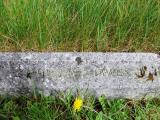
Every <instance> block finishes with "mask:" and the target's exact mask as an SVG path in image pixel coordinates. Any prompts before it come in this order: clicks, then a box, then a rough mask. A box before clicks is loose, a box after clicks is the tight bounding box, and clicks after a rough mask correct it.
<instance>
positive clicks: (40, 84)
mask: <svg viewBox="0 0 160 120" xmlns="http://www.w3.org/2000/svg"><path fill="white" fill-rule="evenodd" d="M68 90H71V91H72V92H73V93H74V92H76V91H77V90H79V91H84V92H83V93H86V92H87V91H90V93H92V94H94V95H96V96H100V95H105V96H106V97H108V98H142V97H145V96H151V97H155V96H159V94H160V55H158V54H154V53H112V52H111V53H92V52H88V53H85V52H84V53H78V52H66V53H52V52H51V53H49V52H48V53H36V52H28V53H16V52H15V53H7V52H2V53H0V94H1V95H4V94H9V95H27V94H30V93H32V92H40V93H41V92H42V93H43V94H45V95H54V94H55V93H56V92H57V91H68Z"/></svg>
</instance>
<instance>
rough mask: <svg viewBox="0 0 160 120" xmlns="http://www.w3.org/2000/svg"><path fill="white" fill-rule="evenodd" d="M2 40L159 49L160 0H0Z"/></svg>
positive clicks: (55, 46) (50, 46)
mask: <svg viewBox="0 0 160 120" xmlns="http://www.w3.org/2000/svg"><path fill="white" fill-rule="evenodd" d="M0 41H1V42H0V43H1V47H0V48H1V50H7V49H10V48H11V49H10V50H12V49H13V48H12V47H13V46H15V47H14V48H15V50H21V49H24V50H31V49H37V50H44V49H45V50H54V51H59V50H60V51H73V50H76V51H109V50H117V51H118V50H137V51H159V50H160V1H159V0H0ZM4 45H5V46H4ZM6 46H7V47H6ZM10 46H12V47H10Z"/></svg>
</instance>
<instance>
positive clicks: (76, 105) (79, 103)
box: [73, 98, 83, 111]
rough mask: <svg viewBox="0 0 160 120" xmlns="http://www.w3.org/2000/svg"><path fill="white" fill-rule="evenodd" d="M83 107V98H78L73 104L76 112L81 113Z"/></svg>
mask: <svg viewBox="0 0 160 120" xmlns="http://www.w3.org/2000/svg"><path fill="white" fill-rule="evenodd" d="M82 105H83V100H82V99H81V98H76V99H75V101H74V103H73V109H74V111H80V109H81V107H82Z"/></svg>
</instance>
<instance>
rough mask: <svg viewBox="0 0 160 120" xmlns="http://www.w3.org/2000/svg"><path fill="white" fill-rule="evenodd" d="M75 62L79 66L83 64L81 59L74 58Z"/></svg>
mask: <svg viewBox="0 0 160 120" xmlns="http://www.w3.org/2000/svg"><path fill="white" fill-rule="evenodd" d="M75 60H76V61H77V64H78V65H80V64H81V63H82V62H83V61H82V58H81V57H76V59H75Z"/></svg>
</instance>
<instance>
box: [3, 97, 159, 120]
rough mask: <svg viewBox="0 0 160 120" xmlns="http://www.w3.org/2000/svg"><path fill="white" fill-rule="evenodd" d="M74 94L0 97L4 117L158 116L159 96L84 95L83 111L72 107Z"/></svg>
mask: <svg viewBox="0 0 160 120" xmlns="http://www.w3.org/2000/svg"><path fill="white" fill-rule="evenodd" d="M74 100H75V97H74V96H72V95H70V94H66V95H65V94H61V95H59V96H54V97H53V96H52V97H51V96H48V97H44V96H36V97H35V96H32V97H22V96H21V97H19V98H16V97H4V96H1V98H0V119H1V120H54V119H56V120H129V119H130V120H158V119H159V118H160V99H158V98H154V99H153V98H152V99H148V100H146V99H141V100H129V99H115V100H107V99H106V98H104V97H103V96H102V97H99V98H95V97H93V96H84V97H83V106H82V108H81V110H80V111H77V112H76V111H74V110H73V102H74Z"/></svg>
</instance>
